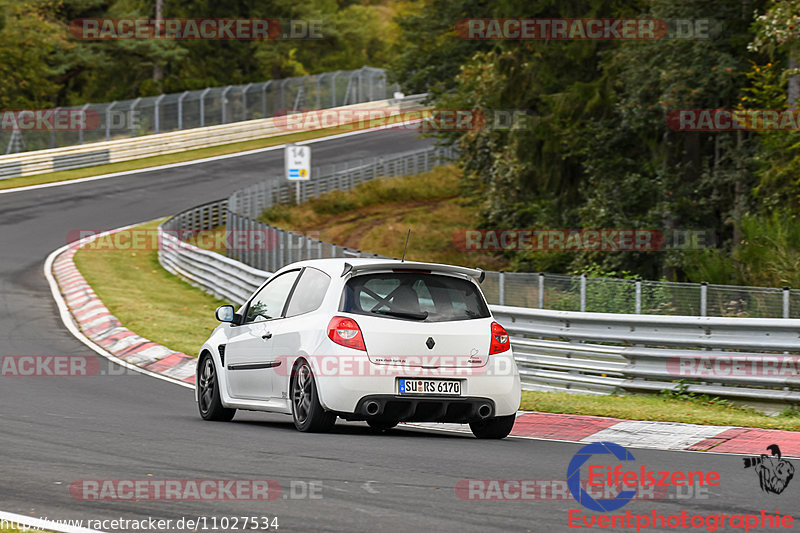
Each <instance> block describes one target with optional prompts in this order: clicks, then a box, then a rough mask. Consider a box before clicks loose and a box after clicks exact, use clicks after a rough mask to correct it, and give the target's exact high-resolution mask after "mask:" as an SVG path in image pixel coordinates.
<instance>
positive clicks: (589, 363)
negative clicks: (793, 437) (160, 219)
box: [159, 229, 800, 403]
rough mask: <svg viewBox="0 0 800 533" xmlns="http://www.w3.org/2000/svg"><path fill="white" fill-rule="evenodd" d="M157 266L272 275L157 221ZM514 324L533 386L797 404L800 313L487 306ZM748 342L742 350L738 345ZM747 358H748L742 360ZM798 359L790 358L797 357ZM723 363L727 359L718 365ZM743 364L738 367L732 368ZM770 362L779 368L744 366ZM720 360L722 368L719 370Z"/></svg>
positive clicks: (221, 284)
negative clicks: (697, 368)
mask: <svg viewBox="0 0 800 533" xmlns="http://www.w3.org/2000/svg"><path fill="white" fill-rule="evenodd" d="M160 231H161V237H160V238H161V240H162V246H161V249H160V251H159V259H160V262H161V264H162V265H163V266H164V267H165V268H166V269H167V270H169V271H170V272H172V273H174V274H177V275H179V276H181V277H183V278H184V279H187V280H189V281H190V282H191V283H192V284H194V285H196V286H197V287H200V288H202V289H204V290H205V291H207V292H209V293H211V294H214V295H215V296H217V297H219V298H222V299H225V300H228V301H230V302H231V303H234V304H237V305H238V304H242V303H244V301H245V300H246V299H247V297H248V296H249V295H250V294H251V293H252V292H253V291H255V290H256V289H257V288H258V287H259V286H260V285H261V284H262V283H263V282H264V281H266V280H267V279H268V278H269V276H270V275H271V273H270V272H268V271H266V270H259V269H255V268H253V267H250V266H247V265H245V264H244V263H241V262H239V261H235V260H232V259H229V258H227V257H224V256H222V255H220V254H218V253H215V252H210V251H207V250H201V249H199V248H196V247H194V246H192V245H190V244H187V243H184V242H181V241H180V240H179V239H178V238H177V237H176V236H175V235H174V234H172V233H171V232H170V231H168V230H164V229H161V230H160ZM490 307H491V309H492V313H494V316H495V318H497V320H498V321H499V322H500V323H501V324H502V325H503V326H504V327H505V328H506V329H507V330H508V332H509V334H510V335H511V344H512V346H513V348H514V354H515V356H516V360H517V364H518V365H519V369H520V374H521V376H522V382H523V386H524V388H526V389H529V390H548V391H568V392H579V393H590V394H612V393H613V392H615V391H619V390H626V391H633V392H658V391H661V390H664V389H673V388H675V387H676V384H675V383H674V381H675V380H680V379H683V380H685V381H686V382H687V385H686V390H687V391H688V392H694V393H698V394H708V395H712V396H721V397H727V398H734V399H740V400H759V401H770V402H781V403H796V402H800V391H798V388H800V378H799V377H798V376H797V375H796V373H792V372H791V371H790V372H789V373H785V372H783V371H781V364H782V363H781V361H784V362H785V361H787V360H790V359H787V357H786V355H785V353H786V352H793V353H797V352H798V346H800V340H798V338H799V337H800V320H795V319H791V320H772V319H760V318H753V319H751V318H709V317H674V316H653V315H627V314H612V313H580V312H572V311H553V310H547V309H545V310H543V309H526V308H520V307H508V306H499V305H492V306H490ZM734 350H744V351H734ZM745 358H749V361H750V363H744V364H743V365H744V366H742V363H741V362H740V363H737V360H740V361H744V360H745ZM696 360H702V361H703V365H705V366H704V368H706V369H708V371H709V372H711V373H713V372H715V369H716V372H717V373H716V374H715V375H700V376H692V375H682V374H681V368H682V366H681V363H680V361H696ZM799 360H800V357H797V358H794V361H795V364H797V361H799ZM720 363H724V364H720ZM737 364H739V365H740V366H742V370H743V372H736V371H735V366H736V365H737ZM766 364H773V365H774V368H775V370H776V372H775V375H759V373H754V374H748V373H747V370H748V369H747V366H748V365H749V366H751V367H757V368H764V366H765V365H766ZM719 368H722V369H723V372H719Z"/></svg>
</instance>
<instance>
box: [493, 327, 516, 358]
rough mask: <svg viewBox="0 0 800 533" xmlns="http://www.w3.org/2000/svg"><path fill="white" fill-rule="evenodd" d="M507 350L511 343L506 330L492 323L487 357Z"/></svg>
mask: <svg viewBox="0 0 800 533" xmlns="http://www.w3.org/2000/svg"><path fill="white" fill-rule="evenodd" d="M509 348H511V341H510V340H509V338H508V333H507V332H506V329H505V328H504V327H503V326H501V325H500V324H498V323H497V322H492V344H491V345H490V346H489V355H492V354H493V353H502V352H505V351H506V350H508V349H509Z"/></svg>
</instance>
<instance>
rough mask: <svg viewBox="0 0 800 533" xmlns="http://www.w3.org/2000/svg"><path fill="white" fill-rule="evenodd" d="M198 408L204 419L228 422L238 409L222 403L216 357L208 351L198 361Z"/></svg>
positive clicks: (196, 379) (196, 380)
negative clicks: (215, 364)
mask: <svg viewBox="0 0 800 533" xmlns="http://www.w3.org/2000/svg"><path fill="white" fill-rule="evenodd" d="M195 382H196V384H197V408H198V409H199V411H200V416H201V417H203V420H213V421H220V422H228V421H230V420H232V419H233V415H235V414H236V409H229V408H227V407H225V406H224V405H222V400H221V399H220V392H219V379H218V377H217V369H216V367H215V366H214V358H212V357H211V354H209V353H206V354H204V355H203V356H202V357H200V361H199V362H198V363H197V376H196V378H195Z"/></svg>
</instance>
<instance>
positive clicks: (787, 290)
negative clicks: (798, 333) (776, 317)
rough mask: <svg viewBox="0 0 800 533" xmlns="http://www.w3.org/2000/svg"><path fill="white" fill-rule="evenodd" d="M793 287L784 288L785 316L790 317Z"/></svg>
mask: <svg viewBox="0 0 800 533" xmlns="http://www.w3.org/2000/svg"><path fill="white" fill-rule="evenodd" d="M791 290H792V289H791V288H790V287H784V288H783V318H789V296H790V295H791Z"/></svg>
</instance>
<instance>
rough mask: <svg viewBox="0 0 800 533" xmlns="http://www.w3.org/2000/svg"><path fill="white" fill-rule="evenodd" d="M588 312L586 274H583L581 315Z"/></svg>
mask: <svg viewBox="0 0 800 533" xmlns="http://www.w3.org/2000/svg"><path fill="white" fill-rule="evenodd" d="M584 311H586V274H581V313H583V312H584Z"/></svg>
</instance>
